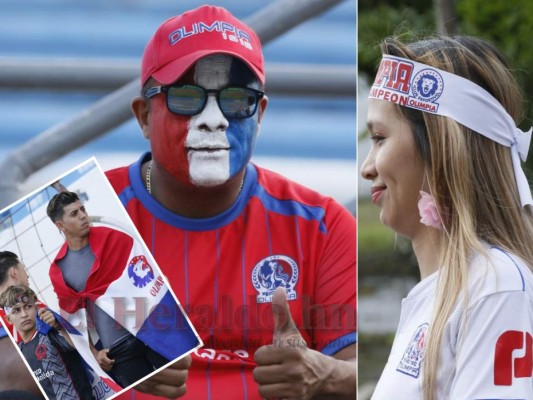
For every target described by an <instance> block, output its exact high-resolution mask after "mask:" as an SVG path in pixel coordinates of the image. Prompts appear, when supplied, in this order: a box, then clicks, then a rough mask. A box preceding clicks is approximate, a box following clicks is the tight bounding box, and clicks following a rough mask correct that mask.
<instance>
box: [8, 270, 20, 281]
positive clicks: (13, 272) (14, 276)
mask: <svg viewBox="0 0 533 400" xmlns="http://www.w3.org/2000/svg"><path fill="white" fill-rule="evenodd" d="M8 274H9V277H10V278H11V279H12V280H13V281H14V282H18V279H17V277H18V274H19V269H18V268H17V267H11V268H9V271H8Z"/></svg>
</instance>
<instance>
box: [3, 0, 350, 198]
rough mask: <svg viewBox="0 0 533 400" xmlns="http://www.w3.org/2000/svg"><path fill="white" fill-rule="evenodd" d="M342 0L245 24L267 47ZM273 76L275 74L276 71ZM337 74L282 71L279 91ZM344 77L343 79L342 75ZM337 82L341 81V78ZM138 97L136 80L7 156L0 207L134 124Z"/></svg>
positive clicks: (283, 3)
mask: <svg viewBox="0 0 533 400" xmlns="http://www.w3.org/2000/svg"><path fill="white" fill-rule="evenodd" d="M342 1H344V0H278V1H276V2H274V3H272V4H270V5H269V6H267V7H265V8H263V9H262V10H260V11H258V12H257V13H255V14H253V15H252V16H251V17H249V18H248V19H246V22H247V23H248V24H249V25H250V26H251V27H252V28H253V29H254V30H255V31H256V32H257V34H258V36H259V37H260V38H261V42H262V43H263V44H266V43H268V42H270V41H271V40H273V39H275V38H276V37H278V36H280V35H282V34H283V33H285V32H287V31H288V30H290V29H291V28H293V27H295V26H296V25H298V24H300V23H302V22H304V21H306V20H308V19H310V18H312V17H314V16H316V15H319V14H321V13H323V12H324V11H326V10H328V9H330V8H331V7H333V6H335V5H337V4H339V3H341V2H342ZM354 40H355V38H354ZM108 68H109V72H110V73H112V70H113V67H112V66H111V65H108ZM317 72H318V74H319V75H320V76H319V77H318V76H317ZM337 72H339V71H337ZM267 73H268V71H267ZM271 73H273V74H274V71H272V72H271ZM334 74H335V72H333V74H332V73H331V72H330V73H324V76H323V75H322V74H321V72H320V71H308V72H307V78H305V75H306V73H305V71H304V69H303V68H302V69H301V71H300V74H298V73H294V71H293V73H292V74H289V73H288V71H287V70H285V71H283V70H282V68H280V69H279V71H278V79H279V81H278V82H280V84H279V87H280V88H281V87H282V86H283V85H284V84H288V85H290V84H291V82H292V84H295V82H301V83H302V82H303V84H299V85H297V86H298V87H300V88H302V87H303V86H306V85H309V87H308V90H310V91H313V92H315V91H318V90H319V86H322V87H323V85H324V84H325V82H324V79H325V76H326V75H330V76H331V78H334V76H333V75H334ZM297 75H300V76H297ZM339 75H341V74H340V72H339ZM350 75H351V74H350V72H349V71H348V72H345V73H344V76H345V78H346V79H347V81H345V82H339V83H340V85H344V86H345V87H348V88H349V87H352V88H353V95H354V96H355V91H356V79H355V68H354V70H353V75H352V76H353V82H351V81H350ZM26 76H28V75H26ZM269 79H270V78H269ZM283 79H284V81H282V80H283ZM333 80H334V81H336V79H333ZM273 81H274V82H275V80H273ZM310 81H314V82H315V84H314V85H312V82H310ZM339 81H340V80H339ZM281 82H283V83H281ZM267 85H269V86H268V87H269V90H270V89H271V86H270V85H271V82H270V81H269V82H267ZM138 92H139V82H138V78H135V79H134V80H132V81H131V82H129V83H126V84H125V85H124V86H122V87H120V88H119V89H118V90H116V91H114V92H112V93H110V94H109V95H107V96H105V97H104V98H102V99H100V100H99V101H97V102H95V103H94V104H93V105H91V106H90V107H88V108H87V109H85V110H84V111H82V112H80V113H79V114H77V115H75V116H74V117H72V118H71V119H69V120H67V121H64V122H62V123H59V124H57V125H55V126H52V127H51V128H49V129H47V130H45V131H44V132H42V133H41V134H39V135H37V136H36V137H34V138H32V139H31V140H29V141H28V142H26V143H25V144H23V145H22V146H20V147H19V148H17V149H15V150H14V151H13V152H11V153H10V154H8V156H7V157H6V159H4V160H3V162H2V163H1V164H0V170H2V171H4V176H3V178H2V180H1V181H0V208H3V207H5V206H7V205H9V204H10V203H12V202H13V201H16V200H17V199H18V198H20V197H21V196H23V195H24V194H25V193H23V186H22V184H23V183H24V182H25V181H26V179H27V178H28V177H29V176H30V175H31V174H33V173H34V172H36V171H38V170H40V169H41V168H43V167H45V166H46V165H48V164H50V163H51V162H53V161H55V160H57V159H59V158H61V157H62V156H64V155H66V154H68V153H69V152H70V151H72V150H74V149H77V148H79V147H81V146H83V145H85V144H86V143H88V142H90V141H92V140H94V139H97V138H98V137H100V136H102V135H104V134H105V133H107V132H108V131H110V130H111V129H113V128H115V127H117V126H118V125H120V124H122V123H123V122H125V121H127V120H128V119H130V118H131V117H132V115H131V111H130V101H131V99H132V98H133V97H134V96H135V95H137V94H138ZM307 93H309V91H308V92H307Z"/></svg>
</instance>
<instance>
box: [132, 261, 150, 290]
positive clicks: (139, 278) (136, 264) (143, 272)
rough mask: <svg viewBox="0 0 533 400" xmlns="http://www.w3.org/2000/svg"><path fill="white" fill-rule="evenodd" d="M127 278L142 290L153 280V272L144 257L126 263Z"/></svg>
mask: <svg viewBox="0 0 533 400" xmlns="http://www.w3.org/2000/svg"><path fill="white" fill-rule="evenodd" d="M128 276H129V277H130V278H131V279H133V284H134V285H135V286H137V287H138V288H142V287H145V286H146V285H147V284H149V283H150V282H151V281H152V280H153V279H154V271H153V269H152V267H150V264H148V261H147V260H146V257H145V256H135V257H133V258H132V259H131V260H130V262H129V263H128Z"/></svg>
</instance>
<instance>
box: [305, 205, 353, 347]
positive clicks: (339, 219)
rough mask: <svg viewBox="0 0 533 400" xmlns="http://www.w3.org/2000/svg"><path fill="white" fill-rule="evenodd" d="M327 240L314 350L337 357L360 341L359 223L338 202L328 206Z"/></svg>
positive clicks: (319, 281)
mask: <svg viewBox="0 0 533 400" xmlns="http://www.w3.org/2000/svg"><path fill="white" fill-rule="evenodd" d="M325 224H326V228H327V239H326V243H325V246H324V250H323V252H322V254H321V256H320V259H319V265H318V269H317V274H316V276H315V302H314V308H315V309H314V310H313V313H312V314H311V315H312V316H313V317H312V318H313V323H314V330H313V331H314V332H313V340H314V347H315V348H316V349H318V350H320V351H321V352H322V353H324V354H327V355H333V354H335V353H336V352H338V351H339V350H341V349H343V348H344V347H346V346H349V345H351V344H353V343H355V342H356V337H357V336H356V330H357V326H356V321H357V318H356V286H357V283H356V223H355V218H354V217H353V216H352V215H351V214H350V213H349V212H348V211H347V210H346V209H345V208H344V207H341V206H340V205H339V204H338V203H336V202H333V201H332V202H331V204H330V205H329V207H328V210H327V214H326V219H325Z"/></svg>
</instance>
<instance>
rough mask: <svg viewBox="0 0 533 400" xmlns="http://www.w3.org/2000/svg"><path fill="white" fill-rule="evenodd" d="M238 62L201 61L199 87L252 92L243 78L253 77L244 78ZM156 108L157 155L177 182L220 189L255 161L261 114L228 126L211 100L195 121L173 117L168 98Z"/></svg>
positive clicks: (197, 76)
mask: <svg viewBox="0 0 533 400" xmlns="http://www.w3.org/2000/svg"><path fill="white" fill-rule="evenodd" d="M233 60H234V59H233V58H232V57H229V56H226V55H214V56H208V57H205V58H202V59H200V60H199V61H198V62H197V63H196V65H195V69H194V83H195V84H196V85H198V86H202V87H204V88H205V89H221V88H223V87H226V86H229V85H236V86H247V85H246V83H245V82H243V81H242V80H243V78H242V77H243V76H246V77H248V76H250V74H251V72H248V73H247V74H246V73H243V71H242V70H241V69H240V68H241V67H236V66H239V63H238V62H233ZM247 79H248V78H247ZM189 83H190V80H189ZM152 102H153V104H152V106H151V111H150V118H151V121H150V123H151V129H150V144H151V148H152V153H153V156H154V159H156V160H157V162H158V163H159V164H160V165H161V166H163V167H164V168H165V169H166V171H167V172H169V173H170V174H171V175H172V176H173V177H174V178H175V179H177V180H179V181H181V182H185V183H189V184H193V185H196V186H204V187H212V186H217V185H221V184H223V183H225V182H226V181H227V180H228V179H230V178H231V177H233V176H235V175H236V174H237V173H238V172H239V171H241V170H242V169H243V168H244V167H245V166H246V165H247V163H248V161H249V160H250V158H251V157H252V153H253V149H254V146H255V142H256V138H257V124H258V113H256V114H255V115H254V116H253V117H252V118H247V119H241V120H239V119H236V120H234V119H232V120H228V119H227V118H226V117H225V116H224V114H222V111H221V110H220V108H219V106H218V103H217V101H216V98H215V96H212V95H210V96H209V97H208V100H207V104H206V106H205V108H204V109H203V110H202V112H201V113H200V114H197V115H194V116H192V117H185V116H179V115H175V114H172V113H171V112H170V111H168V110H167V107H166V104H165V96H155V97H153V98H152Z"/></svg>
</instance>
